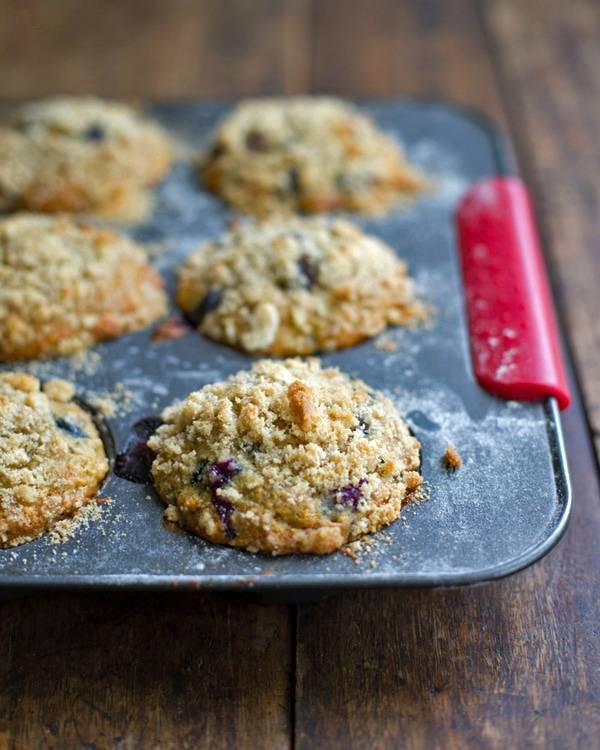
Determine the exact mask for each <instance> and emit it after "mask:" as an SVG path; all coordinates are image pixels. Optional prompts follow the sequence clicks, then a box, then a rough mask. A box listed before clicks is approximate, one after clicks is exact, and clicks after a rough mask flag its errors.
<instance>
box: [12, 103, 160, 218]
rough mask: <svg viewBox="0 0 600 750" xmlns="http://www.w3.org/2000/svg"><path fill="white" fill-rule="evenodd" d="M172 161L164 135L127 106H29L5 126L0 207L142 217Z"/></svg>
mask: <svg viewBox="0 0 600 750" xmlns="http://www.w3.org/2000/svg"><path fill="white" fill-rule="evenodd" d="M171 158H172V156H171V146H170V144H169V141H168V138H167V136H166V134H165V133H164V131H163V130H162V129H161V128H160V127H159V126H158V125H156V124H155V123H153V122H151V121H150V120H148V119H146V118H144V117H142V116H141V115H140V114H139V113H137V112H136V111H135V110H133V109H132V108H130V107H127V106H125V105H123V104H119V103H117V102H110V101H104V100H101V99H95V98H91V97H81V98H78V97H61V98H55V99H46V100H42V101H40V102H35V103H33V104H28V105H26V106H24V107H22V108H21V109H19V110H17V111H16V112H15V113H14V114H13V116H12V118H11V119H10V121H9V122H8V124H7V125H6V126H5V127H2V128H0V210H3V211H6V210H19V209H25V210H29V211H43V212H93V213H98V214H103V215H107V216H110V217H115V218H124V219H136V218H140V217H141V216H142V215H143V214H144V213H145V211H146V209H147V207H148V196H147V194H146V193H145V191H144V189H145V188H146V187H147V186H149V185H152V184H154V183H155V182H157V181H158V180H160V179H161V178H162V177H163V175H164V174H165V173H166V172H167V170H168V169H169V167H170V164H171Z"/></svg>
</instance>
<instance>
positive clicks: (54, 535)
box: [48, 497, 112, 544]
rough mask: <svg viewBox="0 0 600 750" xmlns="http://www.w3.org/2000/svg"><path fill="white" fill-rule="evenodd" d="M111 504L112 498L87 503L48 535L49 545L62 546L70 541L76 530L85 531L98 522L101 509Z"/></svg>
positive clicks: (59, 523)
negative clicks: (82, 529)
mask: <svg viewBox="0 0 600 750" xmlns="http://www.w3.org/2000/svg"><path fill="white" fill-rule="evenodd" d="M111 503H112V498H110V497H97V498H96V501H95V502H94V501H93V500H92V501H91V502H89V503H87V504H86V505H84V506H83V508H81V509H80V510H79V511H78V512H77V513H76V514H75V515H74V516H72V517H71V518H65V519H63V520H62V521H59V522H58V523H57V524H56V526H55V527H54V528H53V529H52V531H50V532H49V534H48V537H49V539H50V543H51V544H62V543H63V542H66V541H67V539H70V538H71V537H72V536H73V534H74V533H75V532H76V531H77V530H78V529H80V528H84V529H87V528H88V527H89V525H90V524H91V523H93V522H96V521H99V520H100V517H101V515H102V507H103V506H105V505H110V504H111Z"/></svg>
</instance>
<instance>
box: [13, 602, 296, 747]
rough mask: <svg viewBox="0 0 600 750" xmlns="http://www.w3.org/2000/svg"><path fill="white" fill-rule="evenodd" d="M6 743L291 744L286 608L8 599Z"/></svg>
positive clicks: (24, 744)
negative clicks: (9, 600)
mask: <svg viewBox="0 0 600 750" xmlns="http://www.w3.org/2000/svg"><path fill="white" fill-rule="evenodd" d="M0 653H1V656H0V685H2V691H1V694H0V748H15V749H19V750H20V749H21V748H38V747H47V748H56V750H63V749H64V748H97V749H98V750H101V749H104V748H123V749H129V748H161V750H167V749H170V748H172V749H173V750H182V749H184V748H189V749H190V750H191V749H192V748H194V749H195V748H199V747H206V748H232V747H236V748H256V747H268V748H287V747H288V746H289V738H290V736H291V725H290V716H291V712H290V694H289V692H290V678H289V665H290V640H289V627H288V613H287V609H286V607H285V606H279V607H275V606H271V607H264V606H261V605H259V604H252V603H250V602H247V601H242V600H236V599H234V598H232V597H219V596H216V595H215V596H210V595H200V594H195V593H190V592H187V593H185V594H183V593H182V594H153V595H152V594H135V595H128V596H124V595H114V594H105V595H97V594H96V595H92V594H90V595H84V594H79V595H78V594H44V595H39V596H34V597H28V598H27V599H22V600H16V601H12V602H4V603H3V604H2V605H1V607H0Z"/></svg>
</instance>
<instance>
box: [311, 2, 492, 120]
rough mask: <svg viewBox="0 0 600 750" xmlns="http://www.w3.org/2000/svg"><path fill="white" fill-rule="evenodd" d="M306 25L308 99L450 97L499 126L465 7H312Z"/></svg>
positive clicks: (483, 57) (481, 50)
mask: <svg viewBox="0 0 600 750" xmlns="http://www.w3.org/2000/svg"><path fill="white" fill-rule="evenodd" d="M314 23H315V29H314V34H313V42H314V43H313V49H312V60H313V63H312V80H311V86H312V89H313V90H314V91H319V92H321V91H324V92H337V93H340V94H346V95H349V96H355V95H357V94H362V95H368V96H384V97H385V96H424V97H452V99H453V100H454V101H455V102H457V103H458V104H463V105H466V106H476V107H478V108H479V109H480V110H482V111H484V112H485V113H486V114H488V115H489V116H491V117H494V118H495V119H496V120H499V121H501V120H502V117H503V109H502V107H501V105H500V99H499V96H498V91H497V88H496V87H495V86H494V84H493V69H492V64H491V61H490V60H489V58H488V57H487V54H486V50H485V46H484V40H483V37H482V34H481V29H480V26H479V21H478V19H477V16H476V14H475V13H474V9H473V2H472V1H471V0H451V1H450V2H437V1H436V0H420V1H419V2H394V0H369V2H363V0H318V2H316V3H315V5H314Z"/></svg>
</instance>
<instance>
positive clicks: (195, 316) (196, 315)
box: [186, 287, 223, 326]
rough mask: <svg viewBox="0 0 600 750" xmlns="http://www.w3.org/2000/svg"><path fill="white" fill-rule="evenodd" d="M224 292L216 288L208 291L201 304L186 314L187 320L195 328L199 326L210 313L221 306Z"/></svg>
mask: <svg viewBox="0 0 600 750" xmlns="http://www.w3.org/2000/svg"><path fill="white" fill-rule="evenodd" d="M222 299H223V292H222V291H221V290H220V289H217V288H215V287H213V288H211V289H209V290H208V292H207V293H206V294H205V295H204V297H203V298H202V299H201V300H200V302H199V303H198V304H197V305H196V307H194V308H193V309H192V310H190V311H189V312H187V313H186V317H187V319H188V320H189V321H190V322H191V323H192V325H194V326H199V325H200V323H202V321H203V320H204V318H205V316H206V315H208V313H210V312H213V311H214V310H216V309H217V307H219V305H220V304H221V300H222Z"/></svg>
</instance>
